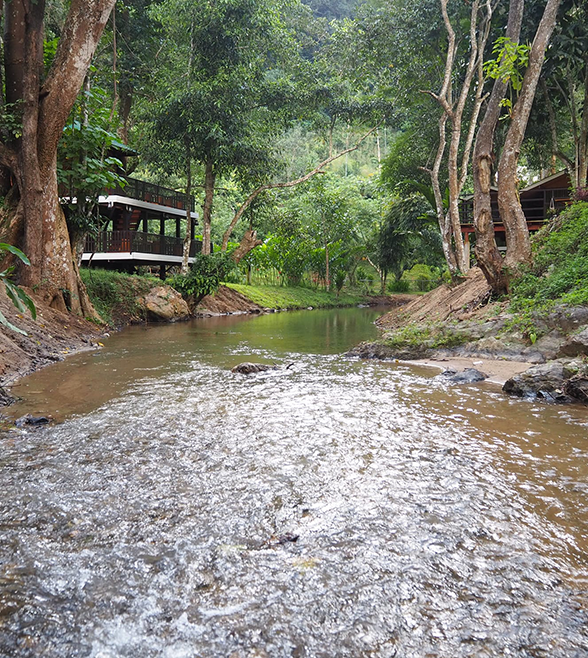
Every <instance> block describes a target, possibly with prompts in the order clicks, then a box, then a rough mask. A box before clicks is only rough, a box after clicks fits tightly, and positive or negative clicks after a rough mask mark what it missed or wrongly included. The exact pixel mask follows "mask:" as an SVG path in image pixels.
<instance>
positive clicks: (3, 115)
mask: <svg viewBox="0 0 588 658" xmlns="http://www.w3.org/2000/svg"><path fill="white" fill-rule="evenodd" d="M0 133H1V134H3V135H6V136H9V138H10V139H19V138H20V137H22V102H18V103H5V104H3V105H2V106H1V107H0Z"/></svg>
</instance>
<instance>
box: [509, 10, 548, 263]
mask: <svg viewBox="0 0 588 658" xmlns="http://www.w3.org/2000/svg"><path fill="white" fill-rule="evenodd" d="M560 2H561V0H547V4H546V6H545V10H544V12H543V16H542V18H541V21H540V23H539V27H538V28H537V32H536V33H535V38H534V39H533V45H532V46H531V52H530V55H529V66H528V67H527V70H526V72H525V76H524V79H523V85H522V88H521V91H520V94H519V98H518V100H517V102H516V104H515V106H514V109H513V111H512V118H511V122H510V126H509V128H508V132H507V135H506V140H505V142H504V147H503V150H502V155H501V157H500V162H499V165H498V208H499V210H500V217H501V219H502V221H503V223H504V230H505V234H506V245H507V250H506V258H505V260H504V265H505V267H506V268H508V269H509V270H514V269H516V268H517V267H518V265H520V264H521V263H525V262H529V261H530V260H531V243H530V240H529V230H528V228H527V221H526V218H525V214H524V213H523V209H522V208H521V202H520V199H519V194H518V189H517V178H518V177H517V165H518V162H519V154H520V150H521V143H522V141H523V138H524V136H525V131H526V128H527V122H528V120H529V115H530V113H531V108H532V106H533V99H534V98H535V91H536V89H537V83H538V82H539V75H540V74H541V69H542V67H543V61H544V59H545V50H546V48H547V44H548V43H549V39H550V38H551V34H552V32H553V29H554V27H555V21H556V18H557V11H558V9H559V5H560Z"/></svg>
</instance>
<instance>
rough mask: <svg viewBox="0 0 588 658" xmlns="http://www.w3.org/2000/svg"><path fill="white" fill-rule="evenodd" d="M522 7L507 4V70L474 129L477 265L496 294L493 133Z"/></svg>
mask: <svg viewBox="0 0 588 658" xmlns="http://www.w3.org/2000/svg"><path fill="white" fill-rule="evenodd" d="M524 6H525V3H524V0H511V2H510V4H509V13H508V23H507V26H506V33H505V38H506V40H507V41H506V44H507V46H511V48H510V55H509V59H508V62H507V64H508V67H507V70H504V68H503V70H502V72H500V73H498V74H497V75H496V76H495V80H494V85H493V87H492V92H491V93H490V97H489V99H488V101H487V104H486V111H485V113H484V117H483V119H482V122H481V124H480V127H479V128H478V134H477V137H476V143H475V145H474V153H473V158H472V164H473V183H474V228H475V231H476V246H475V253H476V259H477V262H478V265H479V267H480V268H481V269H482V271H483V272H484V275H485V277H486V280H487V281H488V283H489V284H490V286H491V287H492V289H493V290H494V291H495V292H496V293H500V292H501V291H503V290H504V289H505V288H506V279H505V277H504V273H503V269H502V267H503V262H502V255H501V254H500V252H499V251H498V247H497V246H496V240H495V238H494V225H493V223H492V204H491V199H490V188H491V185H492V162H493V150H494V135H495V131H496V125H497V123H498V119H499V117H500V113H501V111H502V104H503V99H504V95H505V93H506V90H507V87H508V84H509V81H510V80H511V79H512V77H513V75H515V74H516V72H517V69H516V68H515V66H516V63H517V54H516V51H515V52H514V53H513V49H512V46H514V47H515V48H516V47H517V44H518V40H519V34H520V31H521V23H522V20H523V10H524ZM502 55H503V59H502V61H501V62H499V63H498V65H500V64H503V65H504V59H505V57H506V55H508V53H506V52H505V51H503V52H502ZM497 59H498V58H497ZM515 86H517V85H515Z"/></svg>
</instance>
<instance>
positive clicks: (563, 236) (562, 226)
mask: <svg viewBox="0 0 588 658" xmlns="http://www.w3.org/2000/svg"><path fill="white" fill-rule="evenodd" d="M511 296H512V307H513V310H515V311H520V310H522V309H525V310H532V309H534V308H537V309H539V308H545V307H546V306H549V305H553V303H555V301H556V300H557V301H561V302H564V303H570V304H588V203H584V202H578V203H575V204H574V205H573V206H571V207H570V208H568V209H567V210H565V211H564V212H563V213H561V215H559V216H558V217H556V218H554V219H553V220H552V221H551V222H550V223H549V224H547V225H546V226H545V227H543V229H542V230H541V231H540V232H539V233H538V234H537V235H536V236H535V237H534V239H533V265H532V266H530V267H526V268H524V269H523V270H522V271H521V273H520V275H519V276H518V277H517V278H516V279H515V280H514V281H513V282H512V285H511Z"/></svg>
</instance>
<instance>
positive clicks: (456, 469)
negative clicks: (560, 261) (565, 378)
mask: <svg viewBox="0 0 588 658" xmlns="http://www.w3.org/2000/svg"><path fill="white" fill-rule="evenodd" d="M372 319H373V316H372V315H370V312H367V311H362V310H350V311H337V312H330V313H323V312H313V313H298V314H280V315H274V316H265V317H259V318H230V319H221V320H210V321H201V322H196V323H193V324H190V325H178V326H172V327H157V328H151V329H147V330H145V329H133V330H130V331H127V332H123V333H122V334H120V335H117V336H114V337H112V338H111V339H109V341H107V343H106V345H105V348H104V350H102V351H101V352H100V353H97V354H95V355H88V354H86V355H79V356H78V357H74V358H72V359H70V360H69V361H67V362H65V363H63V364H58V365H57V366H56V367H55V368H51V369H48V370H45V371H43V372H42V373H37V375H35V376H34V377H31V378H29V380H27V381H25V382H23V384H22V386H21V389H20V394H21V395H23V397H24V398H25V401H24V402H23V403H21V405H20V407H19V409H18V410H17V411H18V412H23V411H24V410H30V411H32V412H39V411H44V412H47V411H50V412H52V413H54V414H55V415H57V416H59V417H61V418H63V419H64V422H62V423H60V424H58V425H55V426H53V427H51V428H47V429H41V430H35V431H33V430H27V431H20V432H13V433H9V434H5V435H4V436H2V437H0V446H1V452H0V460H1V461H2V470H1V472H0V473H1V474H0V478H1V486H2V494H3V495H2V498H1V499H0V523H1V530H0V655H1V656H50V657H53V656H55V657H58V656H59V657H64V656H76V657H77V656H91V657H94V658H111V657H112V658H114V657H118V656H124V657H127V656H128V657H129V658H130V657H135V656H141V657H143V656H144V657H151V656H153V657H155V656H164V657H174V658H175V657H178V658H179V657H182V658H184V657H186V658H189V657H190V658H191V657H193V656H203V657H209V656H210V657H217V656H218V657H225V656H232V657H234V658H237V657H249V656H251V657H252V656H269V657H272V658H273V657H274V656H275V657H282V656H284V657H286V656H305V657H306V656H307V657H315V656H316V657H324V658H329V657H333V656H349V657H357V656H398V657H400V656H402V657H404V656H407V657H415V658H416V657H419V658H420V657H422V656H451V658H454V657H456V656H525V657H526V656H546V657H547V656H549V657H552V656H562V657H563V656H566V657H567V656H586V655H588V625H587V622H588V619H587V617H588V615H587V613H586V606H587V604H588V592H587V587H588V557H587V556H588V553H587V551H588V499H587V496H586V494H587V493H588V413H587V411H586V409H585V408H583V407H567V408H562V407H550V406H542V405H535V404H533V403H529V402H520V401H511V400H508V399H506V398H504V397H503V396H502V395H501V394H500V393H499V392H498V391H497V390H496V389H495V388H492V387H491V386H489V385H483V384H482V385H477V386H471V387H456V386H452V385H449V384H448V383H447V382H444V381H442V380H439V379H436V378H435V377H434V374H435V373H434V372H432V371H428V370H425V369H418V368H408V367H406V366H403V365H395V364H384V363H375V362H354V361H350V360H347V359H345V358H344V357H342V356H340V353H341V352H343V351H344V350H345V349H347V348H348V347H349V346H351V345H352V344H354V343H356V342H357V341H358V340H360V339H361V338H367V337H369V334H370V332H371V331H372V328H371V325H370V324H369V322H370V321H371V320H372ZM243 360H258V361H265V362H272V361H275V362H277V363H279V364H287V363H294V365H293V367H291V368H289V369H288V370H285V369H280V370H275V371H270V372H267V373H262V374H260V375H256V376H253V377H244V376H241V375H234V374H231V373H230V372H229V367H230V366H232V365H234V364H235V363H238V362H239V361H243ZM51 371H52V372H51ZM15 413H16V412H15Z"/></svg>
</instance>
